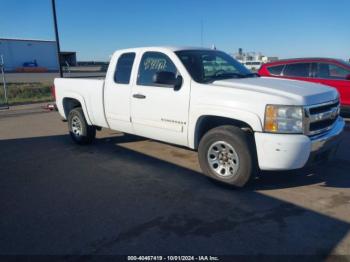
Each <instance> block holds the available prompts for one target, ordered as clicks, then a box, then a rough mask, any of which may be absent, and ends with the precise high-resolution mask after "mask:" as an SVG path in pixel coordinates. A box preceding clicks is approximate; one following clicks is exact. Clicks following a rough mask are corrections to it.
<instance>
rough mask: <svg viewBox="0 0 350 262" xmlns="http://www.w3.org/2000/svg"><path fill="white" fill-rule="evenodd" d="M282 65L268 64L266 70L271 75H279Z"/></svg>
mask: <svg viewBox="0 0 350 262" xmlns="http://www.w3.org/2000/svg"><path fill="white" fill-rule="evenodd" d="M283 67H284V65H278V66H270V67H268V68H267V70H268V71H269V72H270V74H271V75H280V74H281V73H282V70H283Z"/></svg>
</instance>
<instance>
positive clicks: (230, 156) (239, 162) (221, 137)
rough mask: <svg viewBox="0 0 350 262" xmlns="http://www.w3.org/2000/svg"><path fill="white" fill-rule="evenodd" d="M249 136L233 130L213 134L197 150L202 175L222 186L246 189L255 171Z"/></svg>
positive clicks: (227, 128)
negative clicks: (220, 183) (222, 183)
mask: <svg viewBox="0 0 350 262" xmlns="http://www.w3.org/2000/svg"><path fill="white" fill-rule="evenodd" d="M252 147H253V146H252V143H251V141H250V139H249V137H248V135H247V134H246V133H245V132H244V131H242V130H241V129H239V128H237V127H234V126H222V127H217V128H214V129H212V130H210V131H209V132H208V133H206V134H205V135H204V137H203V138H202V139H201V141H200V144H199V148H198V158H199V164H200V166H201V168H202V170H203V172H204V173H205V174H206V175H207V176H209V177H210V178H213V179H215V180H218V181H220V182H224V183H227V184H230V185H233V186H237V187H243V186H244V185H245V184H246V183H247V182H248V181H249V179H250V178H251V176H252V173H253V171H254V169H255V166H254V165H255V161H254V159H255V158H254V154H253V152H254V150H253V148H252Z"/></svg>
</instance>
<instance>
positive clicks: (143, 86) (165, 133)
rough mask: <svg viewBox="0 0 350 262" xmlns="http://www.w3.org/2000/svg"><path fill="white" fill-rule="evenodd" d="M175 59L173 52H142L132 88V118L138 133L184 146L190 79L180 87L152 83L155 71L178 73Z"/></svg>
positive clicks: (185, 141) (184, 80)
mask: <svg viewBox="0 0 350 262" xmlns="http://www.w3.org/2000/svg"><path fill="white" fill-rule="evenodd" d="M175 58H176V57H175V54H174V56H173V59H171V58H170V57H169V56H168V55H166V54H164V53H160V52H145V53H143V55H142V58H141V61H140V64H139V68H138V75H137V81H136V83H134V86H133V87H132V96H131V118H132V125H133V128H134V131H135V134H137V135H140V136H144V137H148V138H152V139H156V140H160V141H166V142H170V143H174V144H179V145H187V126H188V110H189V98H190V80H189V79H187V80H186V79H183V82H182V85H181V87H179V88H174V87H171V86H165V85H160V84H155V83H154V75H155V74H156V73H157V72H161V71H164V72H172V73H174V74H176V75H181V74H180V72H179V71H178V69H177V68H178V67H177V66H176V64H175V62H174V60H175ZM176 62H177V63H180V62H179V61H178V60H177V61H176Z"/></svg>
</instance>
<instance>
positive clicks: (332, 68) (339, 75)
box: [317, 63, 350, 80]
mask: <svg viewBox="0 0 350 262" xmlns="http://www.w3.org/2000/svg"><path fill="white" fill-rule="evenodd" d="M349 74H350V71H349V70H347V69H345V68H343V67H340V66H337V65H334V64H325V63H318V66H317V77H319V78H325V79H339V80H344V79H346V76H347V75H349Z"/></svg>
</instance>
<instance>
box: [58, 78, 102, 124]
mask: <svg viewBox="0 0 350 262" xmlns="http://www.w3.org/2000/svg"><path fill="white" fill-rule="evenodd" d="M103 87H104V79H92V78H56V79H55V92H56V101H57V107H58V109H59V110H60V111H62V112H64V109H63V103H65V101H66V100H65V98H66V97H70V98H73V99H77V100H78V101H81V104H82V108H83V110H84V113H86V118H87V121H88V122H89V124H92V125H96V126H101V127H108V124H107V121H106V119H105V115H104V109H103V108H104V107H103ZM63 115H64V116H65V118H67V117H68V115H67V114H66V113H63Z"/></svg>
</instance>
